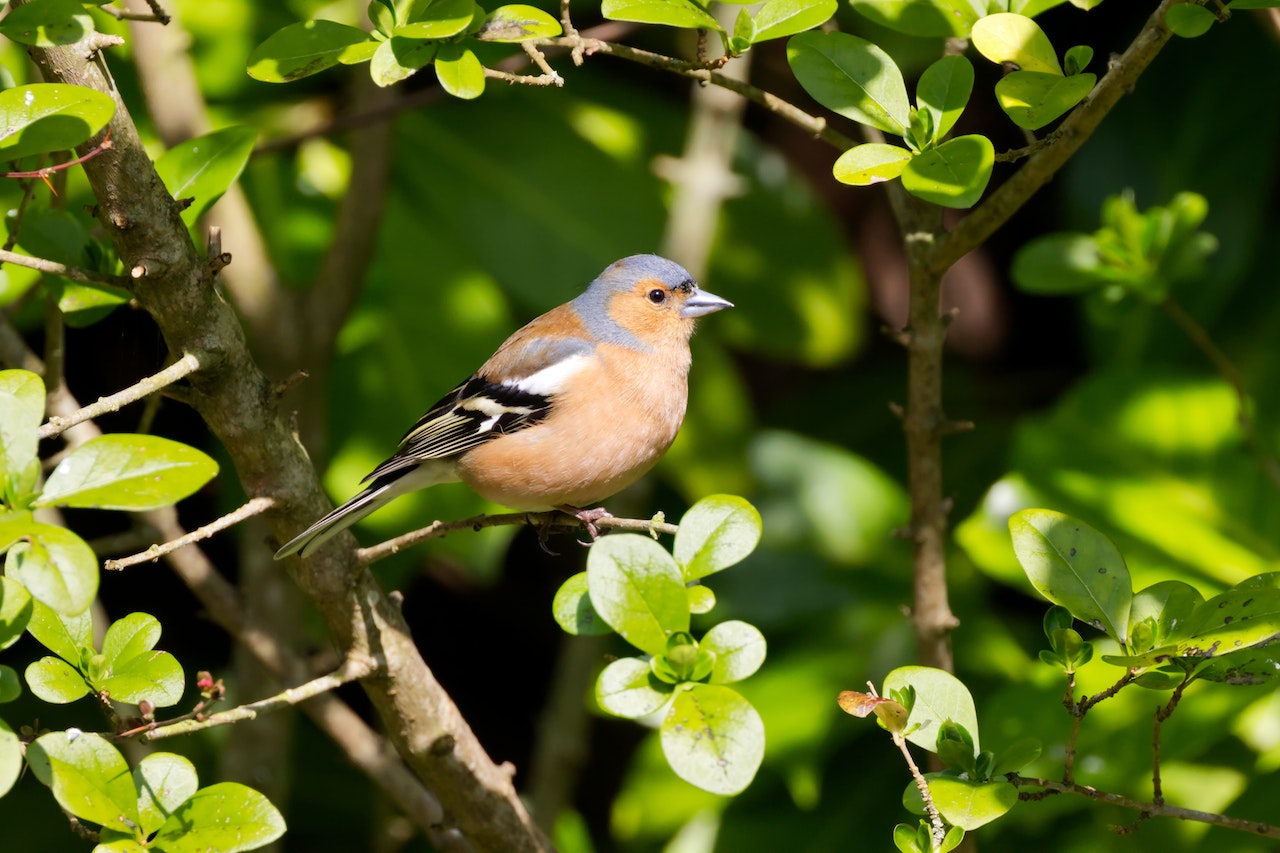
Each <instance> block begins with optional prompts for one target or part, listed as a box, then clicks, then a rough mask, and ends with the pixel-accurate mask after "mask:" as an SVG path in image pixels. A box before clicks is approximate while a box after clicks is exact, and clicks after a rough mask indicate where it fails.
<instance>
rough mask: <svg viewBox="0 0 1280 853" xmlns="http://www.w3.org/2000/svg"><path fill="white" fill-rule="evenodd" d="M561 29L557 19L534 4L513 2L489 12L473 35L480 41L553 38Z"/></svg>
mask: <svg viewBox="0 0 1280 853" xmlns="http://www.w3.org/2000/svg"><path fill="white" fill-rule="evenodd" d="M562 29H563V28H562V27H561V26H560V22H559V21H557V20H556V19H555V18H554V17H552V16H551V15H550V14H548V13H547V12H544V11H542V10H541V9H539V8H537V7H536V6H526V5H522V4H515V5H510V6H499V7H498V8H496V9H494V10H493V11H492V12H490V13H489V14H488V16H487V17H486V18H485V19H484V24H483V25H482V26H481V27H480V31H479V32H477V33H476V36H475V37H476V38H477V39H479V40H480V41H497V42H518V41H525V40H526V39H534V38H555V37H556V36H558V35H560V33H561V32H562Z"/></svg>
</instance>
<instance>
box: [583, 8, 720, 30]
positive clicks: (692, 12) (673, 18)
mask: <svg viewBox="0 0 1280 853" xmlns="http://www.w3.org/2000/svg"><path fill="white" fill-rule="evenodd" d="M600 13H601V14H602V15H604V16H605V17H606V18H609V19H610V20H614V21H633V22H635V23H637V24H665V25H666V26H668V27H682V28H685V29H698V30H715V31H716V32H721V31H723V27H721V26H720V22H719V21H717V20H716V19H715V18H714V17H712V16H711V14H710V13H708V12H707V11H706V10H705V9H703V8H702V7H701V6H699V5H698V4H697V3H694V2H692V0H604V2H603V3H602V4H601V6H600Z"/></svg>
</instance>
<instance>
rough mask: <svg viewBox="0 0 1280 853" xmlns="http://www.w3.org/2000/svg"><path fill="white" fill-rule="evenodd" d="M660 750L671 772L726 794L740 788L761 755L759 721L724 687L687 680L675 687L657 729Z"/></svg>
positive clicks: (748, 705)
mask: <svg viewBox="0 0 1280 853" xmlns="http://www.w3.org/2000/svg"><path fill="white" fill-rule="evenodd" d="M661 740H662V752H663V754H664V755H666V757H667V762H668V763H669V764H670V765H671V769H672V770H674V771H675V773H676V775H677V776H679V777H680V778H681V779H683V780H685V781H686V782H688V783H689V784H691V785H696V786H697V787H699V788H701V789H702V790H704V791H710V792H711V793H713V794H724V795H726V796H728V795H733V794H737V793H739V792H740V791H742V790H744V789H745V788H746V787H747V785H749V784H751V780H752V779H754V778H755V775H756V770H758V769H759V767H760V762H761V760H762V759H763V758H764V723H763V722H762V721H761V719H760V715H759V714H758V713H757V712H756V709H755V708H753V707H751V703H749V702H747V700H746V699H743V698H742V697H741V696H740V695H738V693H737V692H736V691H734V690H733V689H732V688H730V687H723V686H721V685H718V684H688V685H684V686H683V687H682V688H681V689H680V690H677V691H676V695H675V701H674V702H672V704H671V709H670V710H669V711H667V715H666V717H665V718H664V719H663V721H662V728H661Z"/></svg>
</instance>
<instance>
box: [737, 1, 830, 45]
mask: <svg viewBox="0 0 1280 853" xmlns="http://www.w3.org/2000/svg"><path fill="white" fill-rule="evenodd" d="M836 6H837V4H836V0H766V2H765V4H764V5H763V6H761V7H760V10H759V11H758V12H756V14H755V18H753V19H752V24H753V27H754V34H753V35H752V36H751V43H752V44H759V43H760V42H762V41H768V40H769V39H777V38H782V37H783V36H791V35H795V34H796V33H801V32H804V31H805V30H811V29H813V28H814V27H816V26H818V25H819V24H822V23H825V22H826V21H827V20H828V19H829V18H830V17H831V16H832V15H834V14H835V13H836Z"/></svg>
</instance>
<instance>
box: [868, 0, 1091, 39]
mask: <svg viewBox="0 0 1280 853" xmlns="http://www.w3.org/2000/svg"><path fill="white" fill-rule="evenodd" d="M1065 2H1067V0H850V5H852V6H853V8H854V9H855V10H856V11H857V12H858V13H859V14H861V15H862V16H863V17H865V18H868V19H869V20H872V21H874V22H876V23H877V24H880V25H882V26H885V27H888V28H889V29H891V30H896V31H897V32H900V33H904V34H906V35H909V36H917V37H919V38H952V37H955V38H968V37H969V35H970V33H972V31H973V26H974V24H976V23H977V22H978V21H980V20H981V19H982V18H983V17H985V16H987V15H989V14H993V13H1000V12H1012V13H1014V14H1017V15H1023V16H1026V17H1028V18H1034V17H1035V16H1037V15H1039V14H1041V13H1042V12H1046V11H1048V10H1049V9H1052V8H1054V7H1055V6H1061V5H1062V4H1063V3H1065ZM1070 2H1071V5H1072V6H1075V7H1076V8H1078V9H1084V10H1086V11H1087V10H1089V9H1092V8H1093V7H1095V6H1097V5H1098V4H1100V3H1101V2H1102V0H1070Z"/></svg>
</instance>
